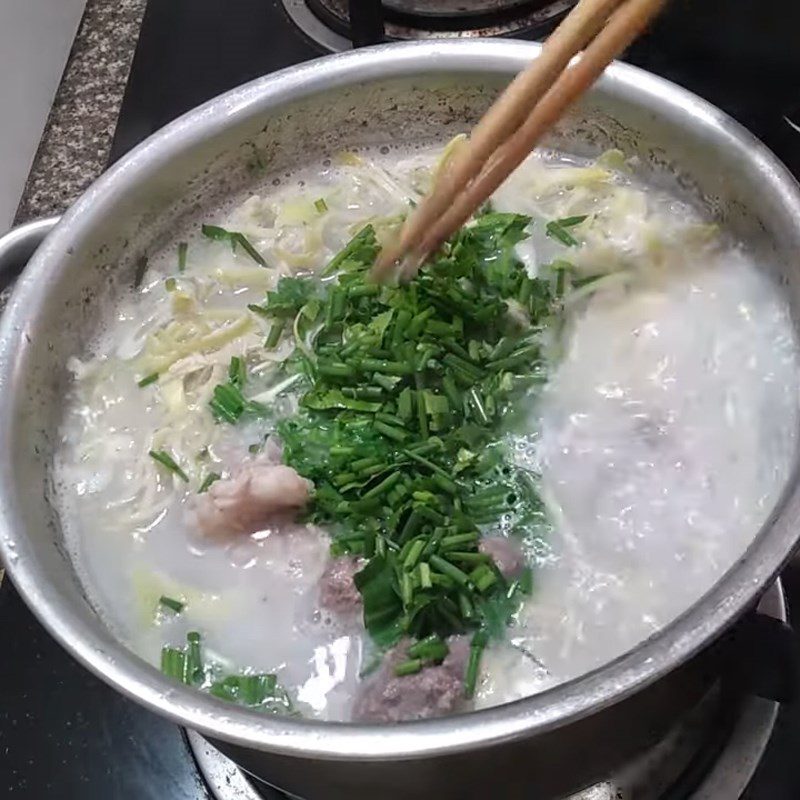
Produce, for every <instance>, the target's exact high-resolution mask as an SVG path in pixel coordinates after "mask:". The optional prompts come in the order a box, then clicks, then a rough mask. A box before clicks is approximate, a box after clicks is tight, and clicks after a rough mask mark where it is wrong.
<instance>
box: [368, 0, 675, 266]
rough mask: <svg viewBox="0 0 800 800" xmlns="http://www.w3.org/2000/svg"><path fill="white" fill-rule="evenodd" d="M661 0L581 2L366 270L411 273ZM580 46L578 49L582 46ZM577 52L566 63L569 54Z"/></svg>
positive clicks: (522, 156) (513, 165) (641, 26)
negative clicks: (390, 244)
mask: <svg viewBox="0 0 800 800" xmlns="http://www.w3.org/2000/svg"><path fill="white" fill-rule="evenodd" d="M665 2H666V0H581V2H580V3H579V4H578V5H577V6H576V7H575V9H573V11H572V13H571V14H570V15H569V16H568V17H567V18H566V19H565V20H564V21H563V22H562V23H561V25H560V26H559V27H558V29H557V30H556V31H555V32H554V33H553V34H552V36H551V37H550V38H549V39H548V40H547V42H546V43H545V45H544V47H543V48H542V52H541V54H540V55H539V57H538V58H537V59H536V60H535V61H534V62H533V64H532V65H531V66H530V67H528V69H526V70H525V71H524V72H522V73H520V75H518V76H517V77H516V78H515V79H514V81H513V82H512V83H511V84H510V85H509V87H508V88H507V89H506V91H505V92H504V93H503V94H502V95H501V96H500V98H498V100H497V101H496V102H495V103H494V105H493V106H492V107H491V108H490V109H489V111H488V112H487V113H486V114H485V115H484V117H483V118H482V119H481V120H480V121H479V122H478V124H477V125H476V127H475V129H474V130H473V132H472V135H471V137H470V141H469V143H468V145H466V146H465V147H463V148H462V149H461V150H460V151H457V153H456V154H455V155H454V157H453V159H452V163H451V164H450V165H447V166H446V167H445V169H444V170H443V172H442V174H441V175H440V176H439V178H438V180H437V182H436V186H435V187H434V189H433V191H432V192H431V194H430V195H429V196H428V197H426V198H425V200H424V201H423V202H422V203H420V205H419V206H418V207H417V208H416V209H415V211H414V213H413V214H411V215H410V216H409V218H408V220H407V221H406V224H405V225H404V227H403V230H402V232H401V234H400V237H399V239H398V241H397V242H396V243H395V245H394V246H390V247H388V248H385V249H384V252H383V253H382V254H381V257H380V259H379V260H378V263H376V265H375V267H374V268H373V276H374V277H375V278H377V279H381V278H383V277H385V276H386V275H387V274H388V273H389V272H390V271H392V270H393V269H395V268H396V267H397V265H398V263H399V262H401V261H402V262H403V263H402V265H401V270H402V271H403V272H404V274H405V275H406V276H408V275H409V273H413V272H416V270H417V269H418V268H419V265H420V264H421V263H422V261H423V260H424V259H425V258H426V257H427V255H428V254H429V253H432V252H433V251H435V250H436V249H437V248H438V247H439V246H440V245H441V244H442V243H443V242H444V241H445V240H446V239H447V238H449V237H450V235H451V234H452V233H454V232H455V231H456V230H457V229H458V228H459V227H460V226H461V225H463V224H464V223H465V222H466V221H467V220H468V219H469V218H470V217H471V216H472V214H473V213H474V212H475V211H476V209H478V208H479V207H480V205H481V204H482V203H483V202H484V201H485V200H487V199H488V198H489V197H490V195H491V194H492V193H493V192H494V191H495V190H496V189H497V187H498V186H499V185H500V184H501V183H502V182H503V181H504V180H505V179H506V177H508V175H509V174H510V173H511V172H512V171H513V170H514V169H516V167H517V166H519V164H520V163H521V162H522V161H523V160H524V159H525V158H526V156H527V155H528V154H529V153H530V152H531V150H533V147H534V145H535V144H536V143H537V142H538V141H539V139H540V138H541V137H542V135H543V134H544V133H546V132H547V131H548V130H549V129H550V128H551V127H552V125H553V124H554V123H555V122H556V121H557V120H558V119H559V118H560V117H561V116H562V115H563V113H564V112H565V111H566V110H567V108H569V106H571V105H572V104H573V103H574V102H575V100H576V99H577V98H578V97H580V95H582V94H583V93H584V92H585V91H586V89H587V88H588V87H589V86H590V85H591V84H592V83H593V82H594V81H595V80H596V79H597V78H598V77H599V76H600V75H601V74H602V72H603V70H604V69H605V68H606V66H608V64H609V63H610V62H611V61H612V60H613V59H614V58H616V57H617V56H618V55H619V54H620V53H621V52H622V51H623V50H624V49H625V48H626V47H627V46H628V45H629V44H630V43H631V42H632V41H633V40H634V39H635V38H636V37H637V36H638V35H639V34H640V33H641V31H642V30H643V29H644V28H645V27H646V25H647V23H648V22H649V21H650V20H651V19H652V17H653V16H654V15H655V14H656V13H657V11H658V10H659V9H660V8H661V7H662V6H663V5H664V3H665ZM584 48H585V49H584ZM581 50H583V54H582V56H581V58H580V59H579V60H578V61H577V62H576V63H574V64H572V65H571V66H570V61H571V60H572V58H573V57H574V56H575V55H576V54H577V53H579V52H580V51H581Z"/></svg>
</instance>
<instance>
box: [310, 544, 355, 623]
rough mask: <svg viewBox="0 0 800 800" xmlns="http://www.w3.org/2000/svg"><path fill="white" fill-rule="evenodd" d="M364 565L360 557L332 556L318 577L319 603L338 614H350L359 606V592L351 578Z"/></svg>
mask: <svg viewBox="0 0 800 800" xmlns="http://www.w3.org/2000/svg"><path fill="white" fill-rule="evenodd" d="M363 566H364V562H363V560H362V559H358V558H351V557H349V556H342V557H341V558H332V559H331V560H330V561H329V562H328V565H327V566H326V567H325V571H324V572H323V573H322V577H321V578H320V586H319V603H320V605H321V606H322V607H323V608H325V609H328V610H329V611H334V612H336V613H338V614H350V613H353V612H354V611H357V610H359V609H360V608H361V594H360V592H359V591H358V589H357V588H356V584H355V582H354V580H353V578H354V576H355V574H356V573H357V572H358V571H359V570H360V569H361V568H362V567H363Z"/></svg>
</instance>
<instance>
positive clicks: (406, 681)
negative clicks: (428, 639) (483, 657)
mask: <svg viewBox="0 0 800 800" xmlns="http://www.w3.org/2000/svg"><path fill="white" fill-rule="evenodd" d="M410 645H411V642H410V641H408V640H405V641H402V642H400V644H398V645H397V646H396V647H395V648H394V649H393V650H391V651H390V652H389V653H387V654H386V656H385V658H384V659H383V663H382V664H381V667H380V669H379V670H378V672H377V673H376V674H375V675H374V676H372V677H371V678H369V679H368V681H366V682H365V683H364V685H363V686H362V687H361V690H360V692H359V694H358V695H357V696H356V700H355V703H354V704H353V720H354V721H355V722H400V721H402V720H411V719H429V718H431V717H443V716H445V715H446V714H452V713H453V712H455V711H458V710H459V708H460V707H461V706H462V705H463V703H464V671H465V670H466V666H467V660H468V659H469V639H468V638H466V637H463V636H459V637H453V638H451V639H450V640H449V641H448V646H449V647H450V652H449V653H448V655H447V658H445V660H444V661H443V662H442V663H441V664H439V665H438V666H430V667H425V668H424V669H423V670H422V671H421V672H418V673H416V674H415V675H403V676H398V675H395V672H394V669H395V667H396V666H397V665H398V664H401V663H402V662H403V661H406V660H407V659H408V655H407V650H408V648H409V646H410Z"/></svg>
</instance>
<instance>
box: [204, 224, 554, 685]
mask: <svg viewBox="0 0 800 800" xmlns="http://www.w3.org/2000/svg"><path fill="white" fill-rule="evenodd" d="M529 223H530V219H529V218H528V217H525V216H522V215H518V214H502V213H495V212H488V213H484V214H482V215H481V216H479V217H478V218H477V219H476V220H475V222H474V223H473V224H472V225H470V226H468V227H466V228H464V229H462V230H461V231H460V232H459V233H458V234H457V235H456V237H455V238H454V239H453V240H452V241H451V242H449V243H448V245H447V246H446V247H445V248H444V249H443V250H442V252H441V253H440V254H439V255H438V256H437V257H436V258H435V259H434V260H433V261H432V262H431V263H429V264H427V265H426V266H425V267H424V268H423V269H422V270H421V272H420V273H419V275H418V277H417V278H415V279H414V280H413V281H412V282H411V283H409V284H407V285H400V286H380V285H377V284H375V283H373V282H371V281H370V278H369V269H370V267H371V266H372V264H373V263H374V261H375V258H376V256H377V254H378V251H379V245H378V243H377V241H376V238H375V233H374V231H373V229H372V228H371V227H370V226H367V227H365V228H364V229H363V230H361V232H360V233H358V235H356V236H355V238H353V240H352V241H351V242H350V243H349V244H348V245H347V246H346V247H345V248H344V250H342V251H341V252H340V253H339V254H338V255H337V256H336V257H335V258H334V259H333V260H332V261H331V262H330V264H329V265H328V266H327V268H326V270H325V272H324V276H323V279H322V281H320V280H319V278H317V277H299V278H282V279H281V281H280V282H279V284H278V286H277V287H276V289H275V291H271V292H269V293H268V295H267V298H266V302H265V304H264V305H258V306H251V307H250V308H251V310H252V311H254V312H255V313H257V314H259V315H260V316H262V317H264V318H266V319H268V320H269V321H270V324H271V327H270V333H269V338H268V341H267V344H268V345H274V344H275V343H276V342H277V341H278V339H279V338H280V335H281V333H282V332H283V331H285V330H287V329H288V327H289V326H291V327H292V329H293V332H294V335H295V338H296V340H297V347H296V349H295V353H294V355H293V357H292V358H291V359H290V360H289V361H288V362H287V364H286V369H287V370H288V371H290V372H298V371H299V372H301V373H302V374H303V375H304V377H305V379H306V391H305V393H304V394H303V395H302V397H301V400H300V406H301V409H302V411H301V413H299V414H298V415H296V416H294V417H291V418H289V419H285V420H282V421H281V422H280V423H279V425H278V432H279V435H280V437H281V440H282V442H283V447H284V460H285V462H286V463H287V464H289V465H290V466H292V467H294V468H295V469H296V470H297V471H298V472H299V473H300V474H301V475H303V476H304V477H306V478H308V479H310V480H312V481H313V482H314V485H315V487H316V488H315V493H314V498H313V502H312V505H311V509H310V519H311V520H313V521H314V522H317V523H319V524H321V525H324V526H325V527H326V528H327V529H328V530H330V531H331V532H332V535H333V536H334V541H333V552H334V554H335V555H344V554H352V555H354V556H362V557H364V558H365V559H366V565H365V566H364V568H363V569H362V570H361V571H360V572H359V573H358V574H357V575H356V578H355V581H356V585H357V587H358V589H359V591H360V593H361V595H362V598H363V603H364V624H365V627H366V628H367V630H368V632H369V633H370V635H371V637H372V639H373V640H374V641H375V643H376V644H377V645H378V646H379V647H382V648H385V647H389V646H391V645H392V644H394V643H395V642H397V641H398V640H399V639H400V638H401V637H402V636H410V637H413V638H414V639H418V640H424V639H428V640H430V639H429V637H431V636H434V637H446V636H449V635H451V634H455V633H467V632H470V631H473V632H475V631H477V632H478V633H479V635H478V636H476V637H475V639H474V640H473V643H474V644H476V645H477V646H478V649H482V647H483V646H484V645H485V643H486V638H487V635H502V632H503V630H504V628H505V626H506V624H507V623H508V621H509V619H510V617H511V615H512V614H513V612H514V611H515V610H516V608H517V606H518V604H519V602H520V600H521V597H520V595H522V594H524V593H525V592H527V591H529V590H530V573H529V572H526V573H524V574H522V575H521V576H520V577H519V578H518V579H517V580H514V581H511V582H509V581H507V580H506V579H505V578H504V577H503V575H502V574H501V573H500V571H499V569H498V568H497V565H496V564H495V563H494V561H493V560H492V558H491V557H490V556H489V555H488V554H485V553H482V552H481V551H480V550H479V547H478V544H479V542H480V538H481V530H482V528H483V527H484V526H488V525H492V524H497V523H500V522H502V524H503V527H504V528H505V529H506V530H511V531H512V533H513V530H514V529H515V528H518V529H520V530H522V529H530V528H531V527H540V526H541V525H542V524H543V523H544V514H543V508H542V503H541V501H540V499H539V497H538V495H537V492H536V487H535V482H534V481H533V479H532V476H531V475H529V474H528V473H526V472H525V471H523V470H521V469H519V468H517V467H516V466H515V465H514V464H513V463H512V461H511V460H510V459H509V458H508V457H507V454H506V452H505V451H504V448H503V446H502V445H501V444H499V441H500V440H501V438H502V432H503V430H504V427H505V426H506V425H507V423H508V421H509V419H510V417H511V416H512V414H511V412H512V411H513V409H514V407H515V405H518V407H524V406H525V403H519V401H520V400H521V398H523V396H525V395H526V394H528V393H530V392H532V391H535V389H536V387H538V386H539V385H540V384H541V383H542V381H543V380H544V368H545V365H544V360H543V356H542V341H541V340H542V331H543V328H544V327H545V325H546V324H547V322H548V318H549V317H550V316H551V314H552V313H553V312H554V309H555V308H556V307H557V303H558V296H559V294H560V292H561V290H562V285H563V279H562V278H560V277H559V276H560V273H559V270H558V269H554V270H552V271H551V273H552V274H551V277H548V278H530V277H529V276H528V275H527V274H526V272H525V270H524V268H523V265H522V264H521V263H520V262H519V260H518V258H517V257H516V255H515V252H514V246H515V245H516V244H517V243H518V242H519V241H521V240H522V239H523V238H525V236H526V233H525V228H526V226H527V225H528V224H529ZM240 405H241V404H238V405H237V407H236V409H235V411H236V412H239V406H240ZM215 413H216V414H217V415H218V416H219V417H220V418H225V414H224V412H223V413H220V409H219V408H217V407H215ZM239 413H240V412H239ZM473 649H475V648H473ZM411 661H413V662H417V665H418V666H419V668H420V669H421V668H422V666H424V663H425V662H424V661H423V660H421V659H411ZM403 669H404V671H405V673H407V672H408V670H410V669H411V668H410V667H408V665H406V666H405V667H404V668H403ZM412 671H413V670H412ZM473 672H475V670H473ZM468 683H472V684H473V686H474V675H473V679H472V681H471V682H468ZM467 693H468V694H469V693H471V687H470V686H467Z"/></svg>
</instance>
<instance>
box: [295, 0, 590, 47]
mask: <svg viewBox="0 0 800 800" xmlns="http://www.w3.org/2000/svg"><path fill="white" fill-rule="evenodd" d="M575 2H576V0H383V3H380V2H379V1H378V0H366V1H365V0H362V2H359V0H282V3H283V6H284V8H285V9H286V12H287V13H288V15H289V17H290V18H291V19H292V21H293V22H294V23H295V24H296V25H297V26H298V27H299V28H300V29H301V30H302V31H303V32H304V33H305V34H306V35H307V36H309V37H310V38H311V39H313V40H314V41H315V42H317V43H319V44H321V45H323V47H326V48H327V49H329V50H333V51H339V50H347V49H349V48H350V47H352V46H353V41H354V40H355V41H356V43H357V44H374V43H376V42H378V41H385V40H408V39H430V38H435V37H444V38H462V37H479V36H515V35H516V36H519V35H527V36H540V35H544V34H546V33H548V32H549V31H550V30H551V29H552V28H553V26H554V25H555V23H556V22H557V21H558V20H559V19H560V18H561V17H562V16H564V14H566V12H567V11H569V10H570V8H571V7H572V6H573V5H575ZM351 8H352V9H353V11H354V13H353V15H352V16H353V20H354V21H356V22H357V21H358V20H356V13H355V12H358V19H361V18H362V17H363V18H364V19H365V20H368V25H369V35H367V36H366V38H365V37H364V36H359V35H357V34H356V35H353V33H352V32H351ZM381 27H382V33H381Z"/></svg>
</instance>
